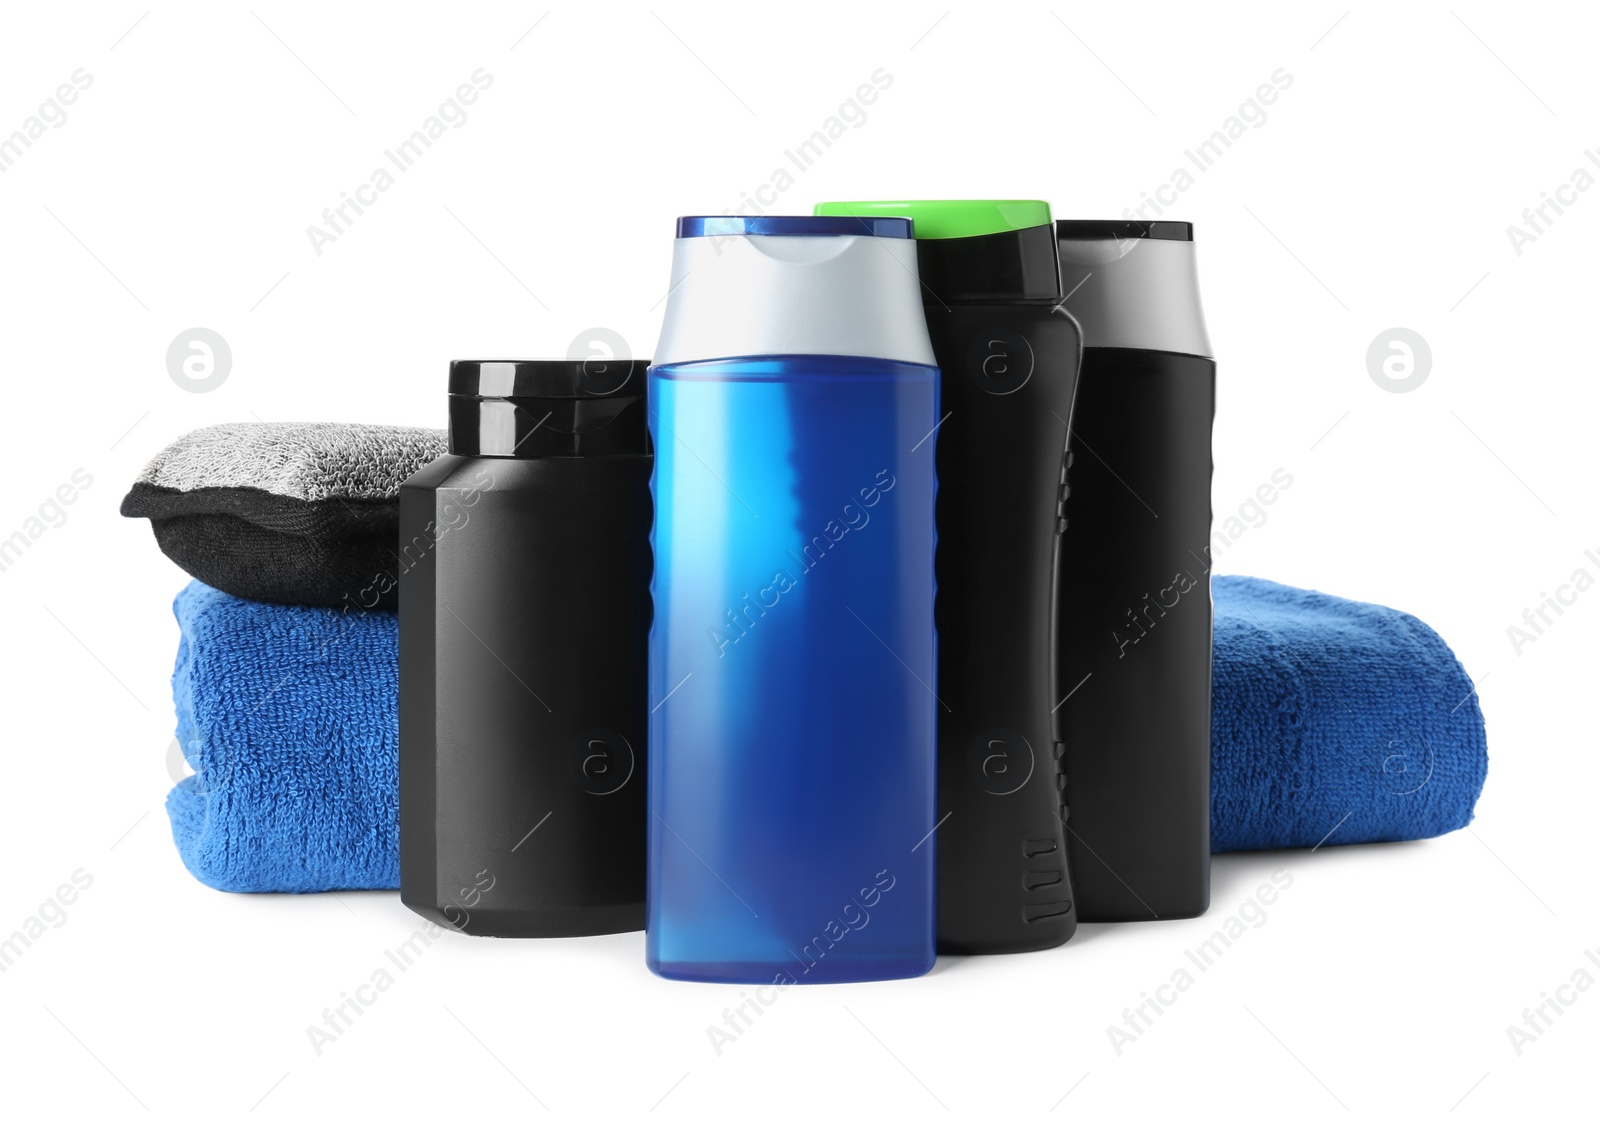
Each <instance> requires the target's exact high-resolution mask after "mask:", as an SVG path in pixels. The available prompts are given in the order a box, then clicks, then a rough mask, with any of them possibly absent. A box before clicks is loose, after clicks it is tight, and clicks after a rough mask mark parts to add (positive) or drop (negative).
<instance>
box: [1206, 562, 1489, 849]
mask: <svg viewBox="0 0 1600 1123" xmlns="http://www.w3.org/2000/svg"><path fill="white" fill-rule="evenodd" d="M1211 593H1212V599H1213V600H1214V602H1215V604H1216V624H1215V639H1214V649H1213V657H1212V687H1211V849H1212V850H1213V851H1216V852H1221V851H1225V850H1274V849H1278V848H1280V847H1296V846H1316V845H1317V844H1318V843H1320V842H1323V841H1324V840H1326V843H1327V845H1329V846H1333V845H1338V844H1350V843H1356V842H1395V841H1400V840H1404V839H1416V838H1432V837H1434V836H1435V835H1441V834H1446V833H1448V832H1450V831H1454V830H1459V829H1460V828H1462V827H1464V826H1466V825H1467V824H1468V823H1469V822H1471V821H1472V808H1473V805H1474V804H1475V803H1476V802H1477V800H1478V793H1479V792H1481V791H1482V790H1483V780H1484V775H1485V773H1486V772H1487V771H1488V767H1489V750H1488V745H1487V743H1486V742H1485V740H1484V729H1483V714H1482V712H1481V711H1480V710H1479V709H1478V696H1477V694H1476V692H1475V691H1474V690H1473V686H1472V680H1471V678H1469V677H1468V676H1467V672H1466V671H1465V670H1463V669H1462V667H1461V664H1460V663H1458V662H1457V661H1456V657H1455V655H1454V654H1453V653H1452V652H1451V651H1450V648H1449V647H1448V646H1446V645H1445V642H1444V640H1442V639H1440V638H1439V636H1438V634H1437V633H1436V632H1434V631H1433V629H1431V628H1429V627H1428V626H1427V625H1426V624H1424V623H1422V621H1420V620H1418V619H1417V618H1416V617H1414V616H1408V615H1406V614H1405V613H1404V612H1396V611H1395V610H1394V609H1392V608H1384V607H1382V606H1381V605H1375V604H1363V603H1361V602H1359V601H1351V600H1344V599H1343V598H1341V597H1331V596H1328V595H1327V594H1326V593H1313V592H1308V591H1306V590H1304V589H1292V588H1290V587H1289V586H1287V585H1278V584H1275V583H1273V582H1271V581H1263V580H1261V579H1259V578H1256V577H1217V578H1215V579H1214V580H1213V581H1212V583H1211Z"/></svg>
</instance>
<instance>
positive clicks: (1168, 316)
mask: <svg viewBox="0 0 1600 1123" xmlns="http://www.w3.org/2000/svg"><path fill="white" fill-rule="evenodd" d="M1190 229H1191V228H1190V227H1189V226H1188V224H1187V223H1129V222H1074V221H1062V222H1058V223H1057V224H1056V234H1057V245H1058V246H1059V248H1060V251H1061V291H1062V292H1064V293H1066V294H1067V297H1066V299H1065V300H1064V301H1063V302H1062V306H1063V307H1064V308H1065V309H1066V310H1067V311H1068V312H1070V313H1072V315H1073V317H1074V318H1075V319H1076V320H1077V321H1078V325H1079V326H1080V327H1081V328H1082V329H1083V345H1084V346H1085V347H1127V348H1132V349H1135V350H1140V351H1172V352H1176V353H1177V354H1180V355H1199V356H1201V357H1203V358H1208V359H1209V358H1211V357H1212V353H1211V339H1210V337H1209V336H1207V334H1206V321H1205V314H1204V313H1203V312H1202V311H1201V308H1200V282H1199V272H1198V270H1197V268H1196V265H1195V253H1194V242H1193V241H1191V240H1190V239H1189V237H1188V232H1189V230H1190Z"/></svg>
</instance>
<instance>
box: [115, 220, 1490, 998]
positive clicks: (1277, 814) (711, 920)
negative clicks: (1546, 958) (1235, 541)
mask: <svg viewBox="0 0 1600 1123" xmlns="http://www.w3.org/2000/svg"><path fill="white" fill-rule="evenodd" d="M677 233H678V237H677V240H676V243H675V247H674V255H673V264H672V277H671V282H670V289H669V293H670V295H669V296H668V298H667V309H666V315H665V323H664V326H663V329H662V334H661V338H660V341H659V344H658V347H657V350H656V353H655V358H654V360H653V362H650V363H645V362H633V361H604V362H601V361H598V360H589V361H545V360H508V361H457V362H455V363H452V364H451V368H450V381H449V423H450V427H449V432H448V438H447V440H448V446H447V450H446V448H443V447H441V436H442V435H441V434H438V433H436V432H434V431H431V430H400V429H387V428H382V427H377V426H264V425H257V426H222V427H218V428H216V429H212V430H202V431H200V432H199V433H195V434H191V435H190V436H189V437H186V438H184V439H183V440H181V441H179V442H178V443H177V444H176V445H174V446H173V447H172V448H170V449H168V450H167V451H166V452H164V453H163V454H162V455H161V456H160V457H158V458H157V460H156V461H154V462H153V463H152V464H151V466H150V467H149V468H147V469H146V471H145V473H144V475H143V476H142V477H141V479H140V481H139V482H138V483H137V484H136V485H135V487H134V490H133V492H132V493H130V495H129V497H128V499H127V501H126V502H125V504H124V512H125V513H127V514H130V515H135V516H140V517H150V518H151V519H152V521H153V522H154V524H155V528H156V534H157V539H158V542H159V543H160V545H161V547H162V548H163V550H165V551H166V552H167V553H168V554H169V556H171V557H173V558H174V560H176V561H178V562H179V564H181V565H183V566H184V567H185V568H186V569H187V570H188V571H189V572H190V573H191V574H192V575H194V576H195V577H197V578H198V579H199V580H197V581H196V583H194V584H192V585H191V586H190V587H189V588H188V589H186V590H185V591H184V592H183V593H181V594H180V595H179V597H178V600H177V602H176V605H175V608H176V612H177V616H178V619H179V624H180V630H181V633H182V639H181V641H180V648H179V657H178V666H177V671H176V673H175V674H174V680H173V682H174V695H175V698H176V701H177V709H178V715H179V740H180V742H181V743H182V744H183V746H184V752H185V755H186V757H187V758H188V760H189V762H190V764H191V766H192V767H193V768H194V770H195V775H193V776H190V777H188V778H186V779H184V780H183V781H182V782H181V783H180V784H179V785H178V787H177V788H176V789H174V792H173V794H172V796H171V798H170V799H169V812H170V814H171V818H172V823H173V832H174V837H175V839H176V840H177V843H178V847H179V850H180V852H181V854H182V855H183V858H184V860H185V862H186V863H187V865H188V866H189V868H190V869H191V871H193V872H194V874H195V875H196V876H197V877H198V878H200V880H202V881H204V882H206V883H207V884H211V885H214V886H216V887H218V888H224V889H231V890H239V891H292V892H303V891H315V890H325V889H337V888H392V887H394V886H395V885H396V884H398V886H399V888H400V891H401V898H402V900H403V901H404V902H405V903H406V904H407V905H409V906H410V907H411V908H413V909H415V910H416V911H418V912H420V913H422V914H424V915H425V916H428V917H430V918H432V919H434V920H436V921H438V922H439V923H441V924H446V925H449V926H451V927H454V928H457V929H460V930H461V931H464V932H467V933H469V934H479V935H498V936H578V935H589V934H599V933H609V932H620V931H630V930H637V929H639V928H641V927H642V928H644V929H645V931H646V956H647V960H648V963H649V965H650V967H651V969H652V970H654V971H655V972H657V973H658V974H661V975H664V976H667V977H669V978H678V979H694V980H706V981H719V982H736V983H774V982H776V983H780V984H781V983H787V982H847V981H857V980H870V979H888V978H900V977H906V976H913V975H918V974H921V973H923V972H925V971H927V970H928V969H929V968H930V967H931V966H932V964H933V960H934V955H935V953H936V951H938V952H949V953H995V952H1014V951H1031V950H1039V949H1044V948H1050V947H1054V946H1057V945H1059V944H1062V943H1063V942H1065V941H1067V940H1068V939H1070V937H1071V936H1072V934H1073V931H1074V929H1075V928H1076V925H1077V923H1078V921H1079V920H1085V921H1107V920H1138V919H1164V918H1178V917H1192V916H1196V915H1199V914H1201V913H1203V912H1204V911H1205V909H1206V907H1207V905H1208V902H1209V892H1210V890H1209V863H1210V855H1211V853H1212V852H1213V851H1214V850H1228V849H1265V848H1275V847H1285V846H1314V845H1318V844H1320V843H1327V844H1329V845H1333V844H1345V843H1352V842H1370V841H1383V840H1395V839H1410V838H1423V837H1430V836H1433V835H1437V834H1442V833H1445V832H1448V831H1451V830H1455V829H1458V828H1459V827H1461V826H1464V825H1466V823H1467V822H1468V821H1470V819H1471V814H1472V807H1473V805H1474V803H1475V801H1476V798H1477V795H1478V793H1479V791H1480V790H1481V787H1482V783H1483V779H1484V773H1485V769H1486V763H1487V751H1486V747H1485V741H1484V732H1483V720H1482V716H1481V713H1480V712H1479V710H1478V707H1477V703H1476V699H1475V697H1474V695H1473V692H1472V684H1471V681H1470V679H1469V678H1468V677H1467V676H1466V674H1465V672H1464V671H1463V670H1462V668H1461V667H1460V665H1459V664H1458V663H1457V661H1456V660H1455V658H1454V656H1453V655H1452V654H1451V652H1450V650H1449V649H1448V647H1447V646H1446V645H1445V644H1444V643H1443V641H1442V640H1440V639H1439V637H1438V636H1437V635H1435V634H1434V633H1433V632H1432V631H1430V630H1429V629H1428V628H1427V627H1426V626H1425V625H1423V624H1421V623H1420V622H1418V621H1417V620H1415V619H1414V618H1412V617H1409V616H1406V615H1405V614H1403V613H1399V612H1395V611H1393V610H1390V609H1385V608H1380V607H1377V606H1373V605H1366V604H1359V603H1356V602H1351V601H1346V600H1341V599H1339V598H1336V597H1330V596H1326V595H1324V594H1320V593H1312V592H1305V591H1302V590H1296V589H1291V588H1288V587H1285V586H1281V585H1275V584H1272V583H1270V582H1265V581H1259V580H1256V579H1253V578H1232V577H1218V578H1215V579H1213V578H1212V576H1211V574H1210V568H1211V565H1210V557H1211V541H1210V539H1211V528H1210V478H1211V440H1210V437H1211V419H1212V413H1213V403H1214V392H1215V368H1214V363H1213V361H1212V358H1211V349H1210V345H1209V341H1208V339H1207V336H1206V330H1205V325H1204V320H1203V318H1202V316H1201V312H1200V302H1199V297H1198V287H1197V283H1196V268H1195V258H1194V245H1193V241H1192V231H1191V229H1190V227H1189V226H1188V225H1187V224H1184V223H1173V222H1164V223H1163V222H1158V223H1131V222H1082V221H1063V222H1052V221H1051V217H1050V213H1049V208H1048V207H1047V206H1046V205H1045V204H1044V203H1041V202H1033V201H964V202H955V201H944V202H937V201H924V202H862V203H829V204H822V205H820V206H818V207H817V213H816V214H815V215H812V216H803V217H802V216H792V217H789V216H763V217H733V216H721V217H706V218H700V217H694V218H683V219H680V220H679V221H678V231H677ZM202 582H203V583H202ZM1213 600H1214V603H1215V621H1213ZM262 602H270V603H262ZM396 603H397V604H398V618H397V617H396V614H395V613H394V612H392V611H389V610H390V609H391V608H392V607H393V606H394V605H395V604H396Z"/></svg>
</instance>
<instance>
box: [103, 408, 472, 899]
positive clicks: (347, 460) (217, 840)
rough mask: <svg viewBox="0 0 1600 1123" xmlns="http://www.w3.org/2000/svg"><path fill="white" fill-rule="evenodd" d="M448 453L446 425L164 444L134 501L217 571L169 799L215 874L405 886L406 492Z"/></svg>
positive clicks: (186, 680) (188, 663) (222, 884)
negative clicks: (419, 473) (400, 547)
mask: <svg viewBox="0 0 1600 1123" xmlns="http://www.w3.org/2000/svg"><path fill="white" fill-rule="evenodd" d="M444 451H445V434H444V432H443V431H442V430H435V429H408V428H397V427H392V426H382V425H333V424H304V425H302V424H238V425H217V426H212V427H211V428H207V429H200V430H197V431H195V432H193V433H190V434H188V435H187V436H185V437H183V438H181V439H180V440H178V441H176V442H175V443H174V444H172V445H170V446H169V447H168V448H166V449H164V450H163V451H162V452H161V453H160V454H158V455H157V456H156V458H155V459H154V460H152V461H151V462H150V464H149V465H148V466H146V468H145V469H144V471H143V472H141V473H140V475H139V478H138V479H137V480H136V481H135V483H134V485H133V488H132V490H131V491H130V492H129V493H128V496H127V498H126V499H124V500H123V504H122V513H123V514H124V515H127V516H129V517H133V518H148V519H150V520H151V524H152V527H153V529H154V531H155V537H156V542H157V544H158V545H159V546H160V547H161V549H162V551H163V552H164V553H166V554H167V556H168V557H170V558H171V559H172V560H173V561H175V562H177V563H178V565H179V566H181V567H182V568H183V569H184V570H186V571H187V572H188V573H189V574H190V575H191V576H193V577H195V578H197V580H195V581H194V582H192V583H191V584H190V585H189V586H188V587H187V588H186V589H184V590H183V591H182V592H181V593H179V594H178V597H177V599H176V600H175V601H174V602H173V611H174V612H175V613H176V615H177V618H178V627H179V641H178V659H177V666H176V669H175V670H174V672H173V676H172V693H173V702H174V705H175V708H176V710H177V726H178V734H177V735H178V741H179V743H180V744H181V745H182V747H183V752H184V756H185V758H186V759H187V760H188V762H189V766H190V767H191V768H192V769H194V775H192V776H188V777H185V778H184V779H183V780H181V781H180V782H179V783H178V785H177V786H176V787H175V788H173V789H172V792H171V794H170V795H169V796H168V797H167V814H168V816H169V817H170V818H171V820H172V834H173V839H174V840H175V841H176V843H177V846H178V853H179V854H180V855H181V856H182V858H183V861H184V864H185V865H187V866H188V868H189V870H190V872H191V873H193V874H194V876H195V877H197V878H198V879H199V880H200V881H202V882H204V883H205V884H207V885H210V886H213V887H214V888H217V889H226V890H232V891H235V892H296V893H299V892H315V891H319V890H328V889H384V888H393V887H394V886H395V885H397V884H398V883H399V873H400V863H399V840H398V826H397V823H398V817H399V800H398V794H397V787H396V771H397V767H396V761H397V742H398V734H397V715H396V710H397V681H398V669H397V666H396V657H397V652H398V647H399V644H398V636H399V627H398V622H397V619H396V617H395V614H394V612H393V611H392V610H393V609H394V607H395V605H396V580H395V576H394V571H395V566H396V556H395V551H396V544H397V540H398V536H399V494H400V485H401V483H403V482H404V481H405V480H406V478H407V477H408V476H410V475H411V474H412V473H413V472H415V471H416V470H417V469H419V468H421V467H422V466H423V465H425V464H427V463H428V462H429V461H431V460H433V459H434V458H435V457H437V456H439V455H440V454H442V453H443V452H444Z"/></svg>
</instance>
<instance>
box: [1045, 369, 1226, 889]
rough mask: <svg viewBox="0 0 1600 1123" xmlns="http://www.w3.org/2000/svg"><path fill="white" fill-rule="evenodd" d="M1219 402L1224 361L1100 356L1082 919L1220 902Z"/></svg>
mask: <svg viewBox="0 0 1600 1123" xmlns="http://www.w3.org/2000/svg"><path fill="white" fill-rule="evenodd" d="M1215 396H1216V364H1215V363H1214V362H1213V361H1212V360H1210V359H1203V358H1198V357H1196V356H1193V355H1177V354H1171V353H1168V352H1164V351H1136V350H1128V349H1122V348H1114V347H1089V348H1085V350H1084V353H1083V372H1082V375H1081V376H1080V378H1079V380H1078V401H1077V410H1076V412H1075V413H1074V415H1073V421H1072V428H1073V437H1072V442H1073V444H1072V447H1073V454H1072V461H1071V463H1072V468H1071V475H1070V485H1071V489H1072V491H1071V498H1070V499H1069V501H1068V503H1067V518H1068V519H1069V520H1070V523H1071V526H1070V529H1069V530H1068V533H1067V536H1066V547H1067V571H1068V574H1069V580H1068V582H1067V584H1066V586H1065V588H1066V596H1065V599H1064V601H1063V603H1062V613H1061V632H1060V634H1061V639H1062V668H1063V673H1064V675H1065V680H1066V684H1067V687H1068V689H1071V690H1072V691H1073V694H1072V697H1071V698H1070V699H1069V700H1068V701H1067V702H1066V703H1065V704H1064V705H1063V706H1062V707H1061V710H1060V712H1059V716H1060V718H1061V721H1062V729H1063V733H1064V739H1065V741H1066V745H1067V752H1066V772H1067V778H1068V784H1067V794H1068V795H1069V796H1070V797H1071V805H1072V820H1071V824H1070V825H1071V828H1072V829H1071V832H1070V839H1069V841H1070V847H1069V849H1070V851H1071V854H1072V880H1073V886H1074V889H1075V890H1076V894H1077V905H1078V916H1079V918H1080V919H1081V920H1085V921H1108V920H1155V919H1171V918H1178V917H1189V916H1198V915H1199V914H1200V913H1203V912H1204V911H1205V910H1206V907H1207V905H1208V904H1209V902H1210V896H1211V873H1210V871H1211V583H1210V554H1209V552H1208V550H1209V546H1210V535H1211V421H1212V415H1213V413H1214V409H1215Z"/></svg>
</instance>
